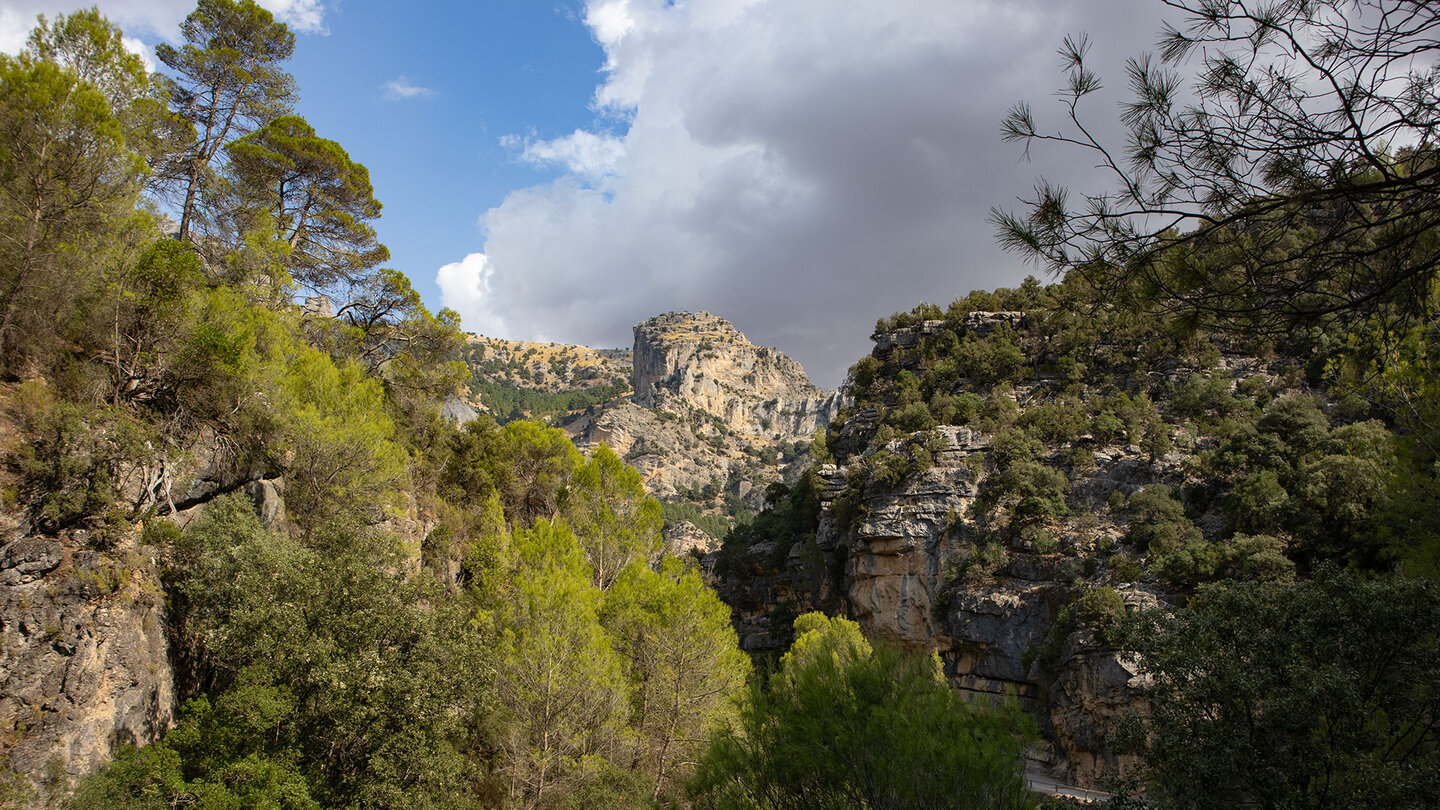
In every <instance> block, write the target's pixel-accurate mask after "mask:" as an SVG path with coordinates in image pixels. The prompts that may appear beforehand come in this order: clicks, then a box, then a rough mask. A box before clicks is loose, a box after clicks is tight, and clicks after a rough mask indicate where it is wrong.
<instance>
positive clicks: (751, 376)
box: [565, 312, 845, 545]
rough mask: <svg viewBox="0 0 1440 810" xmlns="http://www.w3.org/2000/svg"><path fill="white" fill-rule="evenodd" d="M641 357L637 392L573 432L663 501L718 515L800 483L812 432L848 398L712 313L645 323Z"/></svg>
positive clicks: (571, 427) (639, 335) (640, 330)
mask: <svg viewBox="0 0 1440 810" xmlns="http://www.w3.org/2000/svg"><path fill="white" fill-rule="evenodd" d="M632 358H633V370H632V384H633V388H634V394H633V395H631V396H627V397H622V398H620V399H617V400H615V401H613V402H610V403H606V404H605V405H603V406H597V407H594V408H591V409H589V410H588V411H587V412H586V413H584V414H582V415H581V416H580V417H579V418H577V419H575V420H573V421H571V422H569V423H568V424H566V426H565V427H566V430H567V431H568V432H569V433H570V434H571V436H572V437H573V438H574V439H575V442H576V444H578V445H580V446H581V447H582V448H583V447H586V446H589V445H592V444H595V443H597V442H604V443H605V444H607V445H609V446H610V448H611V449H613V450H615V451H616V452H617V453H620V454H621V455H622V456H624V457H625V460H626V461H627V462H628V463H629V464H631V465H632V466H634V467H636V468H638V469H639V470H640V471H641V472H642V473H643V474H644V475H645V481H646V486H647V488H648V489H649V491H650V493H651V494H652V495H654V496H655V497H657V498H660V499H662V500H666V501H670V502H672V503H685V504H689V505H695V506H698V507H699V508H701V509H702V510H705V511H707V512H710V513H717V514H718V513H723V514H725V515H727V516H729V517H734V516H736V515H737V514H740V513H743V512H747V511H751V510H754V509H758V508H760V507H761V506H763V504H764V498H765V492H766V490H767V488H768V487H769V485H771V484H774V483H786V482H788V483H790V484H793V483H794V482H795V480H796V479H797V478H798V476H799V474H800V473H801V472H802V471H803V470H804V468H805V467H806V466H808V464H809V463H810V461H811V458H810V454H809V450H810V440H811V438H812V437H813V436H814V434H815V432H816V431H817V430H818V429H820V428H823V427H824V426H825V425H826V424H828V423H829V422H830V420H831V419H832V418H833V417H834V415H835V414H836V413H837V412H838V411H839V409H840V408H841V407H842V406H843V405H844V403H845V400H844V398H843V397H842V396H841V395H840V394H839V393H838V392H835V391H826V390H823V389H820V388H817V387H816V386H814V385H813V384H811V382H810V379H809V377H808V376H806V374H805V370H804V369H803V368H802V367H801V366H800V364H799V363H797V362H795V361H794V360H792V359H790V358H789V357H786V356H785V355H784V354H783V353H781V352H780V351H778V350H776V349H773V348H768V347H764V346H756V345H755V344H753V343H751V342H750V341H749V340H748V339H747V338H746V337H745V336H744V335H743V334H742V333H741V332H740V331H739V330H738V329H736V328H735V327H734V326H733V325H731V324H730V322H729V321H726V320H725V319H723V318H719V317H717V316H714V315H711V314H710V313H708V312H698V313H689V312H683V313H669V314H666V315H661V316H658V317H655V318H651V319H650V320H648V321H645V322H644V323H641V324H638V325H637V326H636V327H635V347H634V351H633V354H632ZM714 540H718V537H717V538H714V539H713V540H712V543H713V542H714ZM692 545H693V543H692Z"/></svg>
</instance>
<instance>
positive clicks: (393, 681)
mask: <svg viewBox="0 0 1440 810" xmlns="http://www.w3.org/2000/svg"><path fill="white" fill-rule="evenodd" d="M174 553H175V567H174V568H173V569H172V571H171V572H170V573H169V574H168V576H167V579H168V580H169V588H170V592H171V594H172V603H173V605H174V620H175V622H176V627H177V633H178V638H180V639H182V640H184V641H185V642H186V643H185V644H184V645H181V646H180V647H179V650H178V651H179V654H180V655H181V657H182V660H183V661H184V662H185V663H186V664H187V667H186V670H184V671H188V672H189V673H190V675H191V677H192V678H194V679H195V681H193V683H194V685H195V686H199V687H203V689H204V693H205V695H207V696H208V698H209V700H208V702H205V703H194V704H193V705H191V706H190V708H189V709H188V710H187V721H186V723H182V725H181V726H180V728H178V729H177V730H176V731H175V732H172V734H171V735H169V736H167V737H166V740H165V744H166V745H167V746H170V747H172V748H173V749H174V750H175V751H176V752H178V753H179V754H180V755H181V757H182V760H183V773H184V775H185V778H186V780H187V781H191V782H194V781H197V780H198V781H203V782H207V783H216V782H223V783H225V784H228V785H232V786H233V784H235V782H236V781H237V777H236V776H234V774H236V773H246V774H249V775H248V776H246V777H245V778H246V779H252V778H253V779H259V780H260V782H261V784H264V785H271V786H272V787H273V788H274V789H276V790H281V789H283V790H284V791H285V792H287V793H294V792H295V790H296V789H297V788H295V787H294V786H295V785H297V784H299V781H298V779H299V777H295V776H294V774H296V773H298V774H302V775H303V777H304V783H303V784H304V785H306V786H308V792H309V795H311V796H314V797H315V799H316V801H317V802H319V803H322V804H349V803H364V804H368V805H369V806H375V807H397V806H403V807H451V806H456V803H457V801H458V799H459V797H461V796H463V790H462V789H461V786H462V785H464V784H466V783H467V782H468V781H469V780H470V779H472V778H473V776H474V774H473V772H472V767H473V766H472V765H469V764H467V763H466V762H465V760H464V759H463V758H462V757H461V756H460V755H459V753H458V749H457V745H459V744H462V743H463V741H464V739H465V737H466V735H467V734H468V733H470V732H468V731H467V730H466V728H465V727H464V725H463V722H464V721H465V720H466V719H467V718H468V717H469V714H470V712H473V711H476V710H478V709H479V707H480V706H481V705H482V703H483V702H485V701H486V700H487V697H486V695H485V691H486V689H487V688H488V686H487V683H486V682H485V681H483V680H482V681H476V680H474V679H473V677H472V675H471V673H474V672H477V671H478V672H483V671H484V670H485V668H486V660H485V657H484V656H483V655H482V647H481V642H482V639H481V638H480V637H479V636H477V635H476V634H475V633H474V632H473V631H472V630H470V627H471V619H472V616H471V615H470V612H469V610H468V609H467V608H466V607H465V606H464V605H463V604H461V603H457V602H441V603H436V602H435V597H436V595H437V594H436V592H435V588H434V584H433V582H430V581H428V580H427V579H426V578H424V577H418V578H409V579H407V578H404V577H403V576H401V575H399V574H397V573H393V572H396V571H398V570H399V565H398V563H399V561H400V555H399V548H398V544H397V543H396V541H395V540H394V538H391V537H389V536H387V535H384V534H381V533H378V532H375V531H373V530H351V529H331V530H327V531H325V532H321V533H317V534H316V535H315V536H314V537H313V538H312V543H311V544H302V543H300V542H298V541H296V540H292V539H290V538H289V537H286V536H284V535H279V534H275V533H273V532H270V531H268V530H266V529H265V528H263V527H262V526H261V525H260V523H259V521H258V520H257V519H256V517H255V515H254V513H253V511H252V510H251V507H250V505H249V504H248V503H247V502H245V501H244V500H243V499H241V498H238V497H235V496H231V497H227V498H223V499H219V500H216V501H213V502H211V504H210V505H209V506H208V508H207V510H206V513H205V515H204V516H203V517H202V518H201V519H200V520H199V521H197V522H196V523H194V524H192V525H191V526H189V527H187V529H186V530H185V532H184V533H183V534H182V536H181V538H180V542H179V543H177V545H176V548H175V552H174ZM257 763H259V764H260V765H261V766H263V767H262V768H261V770H260V771H254V770H253V769H254V768H255V767H256V766H257ZM272 766H275V767H279V768H280V770H279V771H276V770H274V768H273V767H272ZM287 774H289V775H287ZM277 779H278V780H279V781H278V782H277V781H276V780H277ZM286 785H289V786H291V787H286ZM265 789H266V790H270V789H271V787H267V788H265ZM295 806H306V805H305V804H304V803H301V804H298V805H295Z"/></svg>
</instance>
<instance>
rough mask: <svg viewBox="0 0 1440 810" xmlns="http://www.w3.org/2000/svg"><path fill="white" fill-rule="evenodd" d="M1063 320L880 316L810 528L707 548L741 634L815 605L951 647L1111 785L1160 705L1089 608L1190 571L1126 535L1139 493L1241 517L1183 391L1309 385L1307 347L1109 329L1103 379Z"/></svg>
mask: <svg viewBox="0 0 1440 810" xmlns="http://www.w3.org/2000/svg"><path fill="white" fill-rule="evenodd" d="M1049 319H1050V314H1049V313H1040V314H1033V313H1025V312H1022V311H1019V310H1015V311H1008V310H1007V311H971V312H962V313H958V314H953V315H952V317H950V318H924V317H923V316H922V317H917V318H912V319H908V320H905V321H903V322H902V323H899V324H888V325H885V328H882V329H881V330H880V331H878V332H877V333H876V335H875V338H874V339H875V344H876V346H875V350H874V352H873V354H872V355H871V356H870V357H868V358H865V359H864V360H862V362H861V363H860V364H858V365H857V366H856V367H855V368H854V369H852V374H851V384H852V389H851V390H852V391H856V392H858V393H859V395H860V396H859V401H858V402H857V404H856V405H855V406H854V407H853V408H852V409H847V410H846V411H844V412H842V413H841V414H840V416H839V418H838V419H837V420H836V422H835V424H834V425H832V430H831V433H830V437H829V438H830V441H829V446H830V448H831V449H832V450H833V451H834V453H835V455H836V456H837V459H838V461H839V463H838V464H823V465H819V466H817V467H815V468H814V470H813V471H812V472H811V473H810V474H809V475H810V478H809V481H808V482H807V486H808V488H809V492H808V493H807V494H804V496H803V497H797V498H795V499H794V501H793V505H792V506H791V507H790V508H794V509H797V510H804V509H811V508H813V510H814V515H813V517H812V518H811V519H810V520H811V522H810V523H808V524H805V525H808V526H811V527H813V531H810V532H804V533H802V534H800V535H798V536H773V537H761V538H759V539H758V540H757V539H756V538H754V537H750V538H748V545H744V546H737V545H735V544H728V543H727V547H726V548H724V549H722V550H721V551H720V552H718V553H716V554H713V555H711V557H710V558H709V559H710V561H711V562H712V563H713V564H714V565H715V571H716V574H717V580H718V582H719V588H720V591H721V594H722V596H723V597H724V598H725V599H726V600H727V601H728V602H730V604H731V605H732V606H733V607H734V609H735V616H736V625H737V629H738V630H739V633H740V637H741V644H742V647H744V648H745V649H747V650H749V651H751V652H752V653H756V654H759V655H765V654H776V653H779V652H782V651H783V650H784V648H785V645H787V644H788V642H789V628H788V622H789V621H790V620H792V619H793V617H794V616H795V615H797V614H799V613H803V612H805V611H807V610H823V611H826V612H829V613H838V614H843V615H847V616H849V617H851V618H854V619H855V620H857V621H859V622H860V624H861V626H862V627H863V628H864V630H865V631H866V633H867V634H870V635H872V636H878V637H883V638H888V639H891V640H892V641H894V642H896V643H899V644H901V645H902V646H906V647H910V648H912V649H917V650H921V651H929V650H935V651H938V652H939V653H940V655H941V656H942V659H943V660H944V662H945V666H946V671H947V673H948V674H949V675H950V677H951V679H952V681H953V682H954V683H955V684H956V685H957V686H959V687H960V688H962V689H965V690H968V691H971V692H975V693H977V694H983V695H990V696H996V697H999V696H1004V695H1014V696H1016V697H1018V698H1019V699H1020V701H1021V703H1022V704H1023V705H1025V706H1026V707H1027V708H1029V709H1031V710H1032V711H1033V712H1034V713H1035V714H1036V715H1037V717H1038V718H1039V719H1040V721H1041V724H1042V728H1043V730H1044V732H1045V736H1046V738H1047V739H1048V740H1049V742H1050V743H1051V744H1052V745H1053V755H1054V757H1055V762H1054V764H1055V766H1056V769H1057V772H1063V776H1061V778H1063V779H1065V780H1067V781H1069V782H1070V783H1072V784H1081V785H1096V784H1097V783H1098V781H1099V779H1100V777H1101V776H1102V774H1103V773H1104V772H1105V770H1106V769H1107V768H1113V767H1115V766H1118V765H1124V764H1126V763H1127V762H1129V761H1130V760H1129V759H1127V757H1126V756H1123V755H1121V754H1119V753H1118V752H1117V750H1116V748H1115V746H1114V744H1113V740H1112V736H1113V733H1114V731H1115V728H1116V725H1117V723H1118V721H1119V719H1120V718H1121V717H1122V716H1123V715H1124V714H1126V713H1127V712H1143V711H1144V710H1145V706H1144V699H1143V688H1144V686H1145V682H1144V680H1143V679H1142V678H1141V677H1140V676H1139V675H1138V674H1137V672H1138V670H1137V667H1136V666H1135V663H1134V662H1133V661H1129V660H1126V659H1124V658H1123V657H1121V656H1120V655H1118V654H1117V652H1116V650H1115V649H1114V648H1112V647H1111V646H1109V645H1108V644H1107V643H1106V642H1105V640H1104V639H1105V628H1106V622H1107V621H1108V620H1109V619H1108V617H1107V616H1106V615H1105V614H1104V611H1102V610H1100V609H1099V608H1093V607H1091V606H1092V605H1101V604H1105V603H1106V602H1107V600H1110V601H1111V602H1113V606H1111V607H1108V608H1107V609H1108V610H1111V611H1123V610H1125V609H1134V608H1136V607H1141V606H1157V605H1162V604H1165V603H1166V601H1167V600H1171V599H1175V598H1177V596H1178V594H1180V593H1182V592H1183V591H1182V590H1177V589H1176V587H1175V585H1174V583H1175V582H1176V581H1177V579H1176V577H1177V576H1181V575H1176V574H1173V573H1161V571H1162V569H1164V570H1165V571H1170V570H1171V569H1170V568H1167V567H1166V566H1172V565H1173V561H1165V562H1161V561H1160V556H1161V554H1162V550H1161V548H1160V546H1159V544H1158V543H1156V544H1154V545H1152V546H1151V547H1149V548H1148V549H1147V548H1145V547H1142V546H1137V545H1136V544H1134V543H1128V542H1127V538H1128V537H1130V529H1131V527H1132V526H1133V525H1135V524H1136V523H1137V522H1139V521H1141V520H1142V519H1144V518H1142V516H1141V515H1140V514H1139V513H1137V512H1136V510H1134V509H1131V508H1127V504H1128V503H1138V502H1139V501H1137V500H1136V499H1135V497H1134V496H1135V495H1136V493H1138V492H1140V491H1142V490H1144V489H1146V488H1147V487H1151V489H1150V490H1147V491H1149V492H1151V493H1155V492H1174V493H1177V495H1178V497H1180V498H1181V499H1182V500H1183V501H1184V505H1183V507H1182V505H1181V503H1179V502H1177V503H1176V504H1175V509H1177V510H1181V509H1183V510H1184V511H1185V512H1186V513H1187V515H1188V516H1187V517H1181V518H1177V520H1180V521H1183V522H1184V525H1185V526H1186V527H1191V526H1193V527H1194V529H1193V534H1194V540H1193V542H1195V543H1212V544H1213V543H1218V542H1219V541H1218V540H1217V538H1218V537H1219V536H1220V535H1221V534H1222V533H1223V530H1224V526H1225V522H1226V521H1225V518H1224V516H1223V515H1222V514H1221V509H1220V504H1221V500H1222V499H1221V498H1219V497H1216V491H1215V486H1216V485H1215V484H1214V483H1213V482H1205V481H1201V480H1199V476H1198V475H1197V469H1199V468H1200V467H1201V464H1200V463H1199V462H1200V460H1201V459H1202V458H1204V454H1205V453H1206V452H1207V451H1208V450H1211V449H1213V448H1215V447H1216V446H1217V445H1218V444H1219V442H1220V441H1221V438H1220V437H1219V436H1216V435H1206V434H1207V432H1208V433H1211V434H1214V433H1216V432H1219V431H1221V430H1223V429H1224V428H1223V427H1220V426H1218V425H1213V426H1212V425H1209V423H1207V422H1205V421H1204V417H1197V416H1195V411H1194V409H1195V408H1196V406H1195V405H1193V403H1190V401H1189V400H1186V399H1181V398H1180V394H1181V393H1184V392H1185V391H1190V390H1191V389H1196V390H1198V388H1199V387H1200V384H1199V383H1197V382H1195V381H1196V380H1200V379H1203V380H1204V385H1205V386H1208V388H1206V390H1207V391H1209V392H1210V393H1209V394H1207V396H1211V397H1212V398H1213V399H1214V401H1215V402H1219V403H1242V404H1243V403H1245V402H1250V401H1249V400H1247V399H1246V396H1245V395H1243V394H1242V393H1241V391H1242V389H1243V390H1246V391H1250V392H1252V393H1255V395H1256V396H1257V397H1262V396H1263V397H1264V398H1267V400H1268V398H1272V397H1279V396H1283V395H1284V394H1285V393H1286V392H1287V391H1291V390H1297V389H1295V388H1294V386H1297V385H1300V387H1301V388H1303V385H1301V384H1300V383H1298V382H1297V380H1298V377H1297V372H1296V369H1297V362H1296V361H1295V360H1294V359H1293V358H1292V359H1285V358H1274V359H1272V360H1269V361H1265V362H1262V361H1260V360H1258V359H1256V358H1254V357H1250V356H1247V355H1246V354H1244V353H1242V352H1239V351H1236V350H1234V348H1233V347H1225V346H1223V345H1219V346H1217V344H1214V343H1204V344H1203V345H1200V346H1198V348H1197V349H1196V352H1197V355H1198V357H1186V356H1174V357H1166V356H1164V355H1165V353H1166V352H1167V351H1175V350H1174V349H1173V348H1172V347H1168V346H1163V345H1160V344H1159V343H1157V346H1156V347H1155V348H1152V349H1151V350H1148V351H1151V352H1153V353H1154V356H1145V355H1146V351H1147V350H1143V349H1141V348H1137V346H1138V342H1139V341H1140V338H1139V337H1137V336H1130V335H1121V336H1117V335H1114V334H1111V335H1101V337H1100V339H1101V340H1108V341H1109V342H1110V344H1111V345H1110V347H1109V348H1094V349H1093V350H1091V351H1093V354H1091V355H1090V356H1089V358H1088V359H1089V360H1090V362H1092V363H1094V364H1095V365H1094V366H1093V367H1092V369H1091V370H1090V371H1089V372H1088V379H1085V378H1081V379H1080V381H1077V379H1075V376H1076V375H1071V378H1070V379H1067V378H1066V376H1065V375H1064V374H1062V373H1059V372H1060V368H1063V363H1059V362H1056V358H1055V347H1056V343H1057V342H1058V341H1057V340H1056V334H1055V331H1054V329H1052V328H1050V326H1053V322H1052V323H1051V324H1050V326H1047V323H1046V322H1047V321H1048V320H1049ZM1067 328H1068V327H1067ZM1132 338H1133V339H1134V340H1136V341H1137V345H1136V346H1132V345H1130V342H1129V341H1130V340H1131V339H1132ZM1087 339H1089V338H1087ZM1161 343H1163V342H1161ZM1177 354H1179V353H1178V352H1177ZM637 355H638V352H637ZM1057 367H1059V368H1057ZM657 368H663V366H659V365H658V364H657ZM671 378H672V379H673V378H674V376H673V372H672V377H671ZM1187 396H1188V394H1187ZM1107 398H1108V399H1107ZM1152 398H1153V399H1152ZM1157 403H1158V405H1157ZM1224 407H1230V405H1228V404H1227V405H1224ZM1234 407H1236V408H1238V407H1240V406H1239V405H1235V406H1234ZM1246 407H1252V408H1254V407H1258V406H1256V405H1255V404H1254V402H1250V404H1249V405H1247V406H1246ZM1106 408H1113V409H1114V411H1115V412H1117V413H1120V414H1121V416H1116V413H1112V412H1111V411H1110V410H1106ZM1127 408H1129V409H1130V410H1126V409H1127ZM1183 408H1190V409H1191V411H1186V412H1183V413H1182V412H1181V411H1182V409H1183ZM1091 414H1093V416H1091ZM1067 419H1072V420H1074V424H1073V425H1070V424H1067V423H1066V422H1065V420H1067ZM1120 422H1124V424H1123V425H1120V426H1117V425H1116V424H1112V423H1120ZM1232 429H1233V425H1232ZM1141 444H1144V445H1146V447H1145V448H1144V449H1142V447H1141V446H1140V445H1141ZM1157 485H1161V486H1164V487H1168V489H1160V488H1159V487H1158V486H1157ZM797 494H798V493H797ZM1142 500H1143V499H1142ZM812 503H813V506H807V505H806V504H812ZM1186 531H1187V532H1188V531H1190V529H1188V528H1187V529H1186ZM1202 532H1203V534H1202ZM1188 536H1189V535H1187V537H1188ZM1202 537H1203V539H1202ZM1097 615H1099V616H1101V618H1096V616H1097Z"/></svg>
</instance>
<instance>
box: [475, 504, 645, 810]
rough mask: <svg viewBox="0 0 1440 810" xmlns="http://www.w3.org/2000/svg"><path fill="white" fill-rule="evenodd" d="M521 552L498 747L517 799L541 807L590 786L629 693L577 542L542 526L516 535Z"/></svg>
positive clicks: (508, 621) (561, 530)
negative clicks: (592, 761)
mask: <svg viewBox="0 0 1440 810" xmlns="http://www.w3.org/2000/svg"><path fill="white" fill-rule="evenodd" d="M515 547H516V549H517V551H518V552H519V558H518V563H519V567H518V569H517V570H515V571H514V572H513V573H512V576H514V580H513V585H512V596H511V598H510V600H508V604H506V606H505V607H504V612H503V613H502V615H501V619H500V621H501V632H500V637H499V639H497V647H496V653H497V662H496V689H497V691H498V697H499V703H498V706H499V709H500V711H501V715H502V718H503V721H504V726H503V730H502V732H501V737H500V740H499V745H500V750H501V752H502V757H503V762H504V768H505V771H506V773H507V775H508V777H509V782H510V786H509V794H510V797H511V799H512V800H513V801H516V802H520V803H522V804H524V805H528V806H533V805H534V804H535V803H539V802H542V801H545V800H547V799H548V798H549V797H550V796H551V795H552V794H556V793H562V792H565V791H567V790H570V789H573V788H574V786H575V785H577V784H580V783H583V782H584V780H585V776H586V773H587V770H588V769H587V760H588V759H589V758H590V757H593V756H595V755H597V754H601V753H602V752H606V751H609V750H613V747H614V746H615V745H616V744H617V743H618V737H619V734H620V728H621V726H622V725H623V724H624V722H625V720H626V719H627V715H628V714H629V705H628V704H629V684H628V683H627V681H626V679H625V677H624V672H623V670H622V664H621V660H620V657H619V656H618V655H617V654H616V652H615V650H614V648H613V647H612V645H611V643H610V639H609V638H608V636H607V634H606V632H605V630H604V628H603V627H602V626H601V624H600V617H599V613H600V606H601V603H602V601H603V600H602V594H601V592H600V591H599V590H598V589H596V588H594V587H592V586H591V584H590V583H591V572H590V566H589V564H588V563H587V562H586V560H585V554H584V551H583V550H582V549H581V547H580V542H579V540H577V539H576V537H575V535H574V534H572V533H571V532H570V531H569V529H567V528H565V526H564V524H556V525H552V524H550V523H549V522H547V521H544V520H541V521H537V522H536V524H535V526H534V528H533V529H528V530H520V531H518V532H516V534H515Z"/></svg>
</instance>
